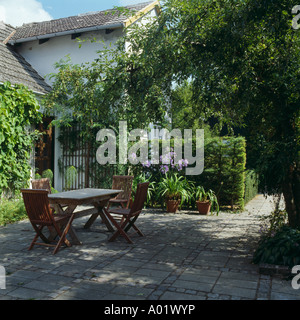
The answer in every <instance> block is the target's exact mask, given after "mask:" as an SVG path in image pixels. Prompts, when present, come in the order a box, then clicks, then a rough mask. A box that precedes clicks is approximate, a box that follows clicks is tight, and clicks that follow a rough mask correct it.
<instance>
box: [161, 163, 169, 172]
mask: <svg viewBox="0 0 300 320" xmlns="http://www.w3.org/2000/svg"><path fill="white" fill-rule="evenodd" d="M159 170H160V172H162V173H164V174H165V173H167V172H168V171H169V167H168V166H167V165H163V166H160V169H159Z"/></svg>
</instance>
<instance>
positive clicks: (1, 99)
mask: <svg viewBox="0 0 300 320" xmlns="http://www.w3.org/2000/svg"><path fill="white" fill-rule="evenodd" d="M38 109H39V105H38V102H37V100H36V98H35V96H34V94H33V93H32V92H31V91H29V90H28V89H27V88H26V87H24V86H22V85H15V86H14V87H12V86H11V84H10V83H9V82H5V83H4V84H2V85H0V194H1V193H3V192H5V193H6V194H8V193H14V192H15V191H16V190H19V189H20V188H21V187H24V186H26V185H27V183H28V181H29V179H30V169H31V168H30V164H29V159H30V153H31V152H32V147H33V142H34V139H35V138H36V136H37V134H36V133H35V132H31V129H30V126H31V125H34V124H35V123H38V122H39V121H41V114H40V113H39V112H38Z"/></svg>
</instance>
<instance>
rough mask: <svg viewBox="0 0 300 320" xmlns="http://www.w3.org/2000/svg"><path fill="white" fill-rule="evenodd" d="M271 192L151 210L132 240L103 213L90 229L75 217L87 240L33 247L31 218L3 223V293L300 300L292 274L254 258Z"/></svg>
mask: <svg viewBox="0 0 300 320" xmlns="http://www.w3.org/2000/svg"><path fill="white" fill-rule="evenodd" d="M271 211H272V206H271V203H270V200H269V199H265V198H264V197H263V196H261V195H258V196H257V197H256V198H255V199H253V200H252V201H251V202H250V203H249V204H248V205H247V207H246V210H245V212H242V213H239V214H232V213H223V212H222V213H220V214H219V216H199V215H197V214H196V212H192V213H187V212H182V213H180V214H169V213H164V212H162V211H161V210H156V211H155V210H154V211H151V210H145V214H143V215H141V216H140V217H139V220H138V222H139V223H138V225H139V226H140V228H141V230H142V231H143V232H144V233H145V235H146V236H145V237H144V238H141V237H138V236H137V235H136V236H134V237H133V240H134V244H133V245H129V244H127V243H126V242H125V240H124V238H122V237H120V238H118V240H117V241H116V242H113V243H110V242H108V241H107V239H108V237H109V235H110V233H109V232H108V231H105V230H106V229H105V226H104V225H103V224H102V223H101V222H100V221H98V222H97V223H95V224H94V225H93V226H92V228H91V231H89V232H86V231H84V230H83V228H82V226H83V224H84V221H83V220H84V219H85V218H81V219H77V220H75V223H74V225H75V227H76V230H77V232H78V236H79V237H80V239H81V240H82V242H83V245H79V246H78V245H77V246H73V247H71V248H64V247H63V248H61V250H60V251H59V252H58V253H57V254H56V255H52V250H53V249H52V248H50V249H48V248H47V247H42V246H35V247H34V248H33V250H31V251H28V250H27V248H28V246H29V244H30V242H31V240H32V238H33V236H34V233H33V229H32V227H31V225H30V224H29V222H28V221H22V222H19V223H16V224H13V225H7V226H5V227H0V241H1V247H0V265H2V266H4V267H5V269H6V273H7V276H6V289H0V299H2V300H11V299H21V300H27V299H37V300H40V299H41V300H92V299H97V300H110V301H111V300H245V299H250V300H300V290H295V289H293V288H292V286H291V281H290V280H289V281H287V280H282V279H280V278H276V277H273V278H272V277H270V276H267V275H262V274H259V272H258V266H257V265H253V264H252V263H251V259H252V254H253V250H254V248H255V245H256V243H257V241H258V239H259V227H260V223H261V221H260V220H259V218H260V217H261V216H262V215H264V214H269V213H270V212H271Z"/></svg>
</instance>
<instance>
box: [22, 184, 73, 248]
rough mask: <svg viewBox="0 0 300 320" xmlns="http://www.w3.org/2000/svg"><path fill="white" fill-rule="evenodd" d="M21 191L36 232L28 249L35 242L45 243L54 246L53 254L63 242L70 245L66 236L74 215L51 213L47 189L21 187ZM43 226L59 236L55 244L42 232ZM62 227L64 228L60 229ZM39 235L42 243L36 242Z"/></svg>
mask: <svg viewBox="0 0 300 320" xmlns="http://www.w3.org/2000/svg"><path fill="white" fill-rule="evenodd" d="M21 192H22V196H23V200H24V204H25V208H26V212H27V215H28V218H29V220H30V222H31V224H32V226H33V229H34V230H35V232H36V235H35V237H34V239H33V241H32V242H31V244H30V246H29V248H28V250H31V249H32V248H33V246H34V245H36V244H37V245H45V246H50V247H55V248H54V251H53V254H55V253H57V251H58V250H59V248H60V246H61V245H62V244H63V243H64V244H66V245H67V246H68V247H70V246H71V243H70V242H69V241H68V240H67V238H66V236H67V233H68V231H69V229H70V227H71V224H72V221H73V219H74V215H73V214H72V215H68V214H55V215H53V213H52V210H51V208H50V204H49V199H48V190H43V189H40V190H35V189H21ZM45 226H47V227H48V228H49V230H50V229H51V230H53V232H55V235H56V236H57V235H58V236H59V240H58V241H57V243H56V244H52V243H51V242H55V241H54V240H52V239H50V238H47V236H45V235H44V234H43V233H42V230H43V228H44V227H45ZM63 227H64V230H63V231H61V229H62V228H63ZM39 237H40V238H41V239H42V240H43V241H44V243H40V242H37V239H38V238H39Z"/></svg>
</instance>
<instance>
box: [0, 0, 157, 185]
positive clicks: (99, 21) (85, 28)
mask: <svg viewBox="0 0 300 320" xmlns="http://www.w3.org/2000/svg"><path fill="white" fill-rule="evenodd" d="M126 8H127V9H129V10H132V12H133V14H132V15H131V17H130V18H128V17H126V16H125V15H124V14H121V15H119V14H117V13H116V12H115V10H114V9H110V10H105V11H98V12H90V13H86V14H80V15H78V16H71V17H67V18H62V19H56V20H50V21H44V22H38V23H36V22H33V23H29V24H24V25H23V26H21V27H18V28H12V27H11V26H9V28H8V29H9V30H8V31H7V32H6V33H8V35H7V36H6V38H5V41H4V42H5V46H6V48H8V47H9V48H13V50H14V52H15V54H16V55H18V56H19V57H20V59H21V58H22V59H23V60H24V61H25V62H26V63H27V64H28V65H30V68H32V73H34V72H35V73H36V74H37V76H38V77H39V81H40V82H41V83H40V84H39V85H40V86H41V87H42V89H43V90H42V89H41V90H39V94H45V93H46V92H47V91H49V87H50V86H51V81H50V79H49V78H48V77H47V75H49V74H50V73H53V72H55V68H54V64H55V63H56V62H58V61H59V60H61V59H62V58H64V57H65V56H67V55H69V56H70V57H71V61H72V63H75V64H81V63H83V62H92V61H93V60H94V59H95V58H97V51H99V50H101V48H102V47H103V44H101V42H103V43H104V45H108V44H112V45H113V44H114V43H115V42H116V41H117V39H119V38H120V37H122V36H123V35H124V32H125V31H124V30H125V28H126V27H128V26H129V25H131V24H134V23H140V22H141V21H142V19H143V17H145V16H153V17H155V16H157V15H158V14H159V8H160V4H159V1H151V2H144V3H141V4H137V5H132V6H128V7H126ZM0 30H1V26H0ZM9 31H10V32H9ZM0 35H1V32H0ZM3 38H4V37H3ZM77 38H80V39H95V40H96V41H94V42H90V41H86V42H84V44H83V45H82V46H81V47H79V45H78V41H77V40H76V39H77ZM0 49H1V46H0ZM43 79H44V80H45V82H44V80H43ZM6 80H9V79H6ZM0 81H1V71H0ZM18 81H19V82H21V83H23V82H22V79H19V80H18ZM18 81H15V82H16V83H17V82H18ZM24 84H26V83H24ZM36 91H37V90H36ZM50 121H51V119H45V128H44V130H45V131H46V133H47V134H46V135H45V137H44V141H42V142H41V144H40V148H39V153H38V155H37V159H36V165H37V166H38V167H39V168H40V170H41V171H42V170H43V169H52V170H53V171H54V177H55V178H54V187H55V188H56V189H57V190H62V177H61V175H60V171H59V168H58V163H59V161H58V160H59V159H60V158H61V155H62V149H61V146H60V143H59V141H58V140H57V137H58V136H59V131H58V130H59V129H58V128H55V132H52V131H51V130H48V131H47V129H46V127H47V124H48V123H49V122H50Z"/></svg>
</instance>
